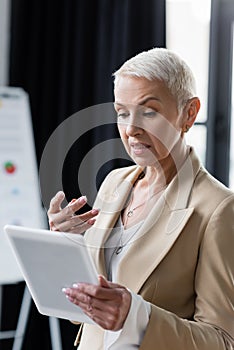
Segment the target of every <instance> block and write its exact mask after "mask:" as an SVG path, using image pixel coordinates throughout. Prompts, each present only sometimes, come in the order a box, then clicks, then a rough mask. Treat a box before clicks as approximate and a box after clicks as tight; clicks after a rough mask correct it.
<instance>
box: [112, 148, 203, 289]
mask: <svg viewBox="0 0 234 350" xmlns="http://www.w3.org/2000/svg"><path fill="white" fill-rule="evenodd" d="M199 168H200V162H199V161H198V159H197V158H196V156H194V154H193V151H192V154H191V156H189V157H188V159H187V160H186V161H185V163H184V165H183V166H182V168H181V169H180V171H179V172H178V175H177V176H176V177H175V178H174V179H173V181H172V182H171V183H170V184H169V186H168V188H167V190H166V191H165V193H164V195H163V196H162V197H161V198H160V199H159V201H158V202H157V203H156V205H155V206H154V207H153V209H152V210H151V212H150V213H149V216H148V217H147V218H146V220H145V221H144V224H143V225H142V227H141V228H140V230H139V231H138V233H137V237H135V238H136V239H135V241H134V242H133V243H132V244H131V246H130V247H129V249H128V250H127V252H126V254H125V255H124V256H123V259H122V260H121V262H120V264H119V267H118V273H117V282H118V283H120V284H123V285H127V286H128V288H130V289H131V290H132V291H133V292H135V293H137V292H138V291H139V290H140V288H141V286H142V285H143V283H144V282H145V280H146V279H147V278H148V277H149V276H150V274H151V273H152V272H153V271H154V270H155V268H156V267H157V266H158V265H159V264H160V262H161V261H162V259H163V258H164V257H165V256H166V255H167V253H168V252H169V250H170V249H171V248H172V246H173V244H174V243H175V241H176V240H177V238H178V237H179V235H180V233H181V232H182V230H183V228H184V227H185V225H186V223H187V221H188V220H189V218H190V216H191V215H192V213H193V210H194V209H193V208H188V207H187V206H188V200H189V196H190V192H191V189H192V186H193V183H194V179H195V177H196V176H197V173H198V171H199ZM136 267H137V273H136Z"/></svg>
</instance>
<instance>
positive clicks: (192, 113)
mask: <svg viewBox="0 0 234 350" xmlns="http://www.w3.org/2000/svg"><path fill="white" fill-rule="evenodd" d="M200 105H201V103H200V100H199V98H198V97H193V98H191V99H190V100H189V101H188V102H187V104H186V106H185V107H184V111H183V121H182V132H188V131H189V129H190V128H191V127H192V126H193V124H194V122H195V120H196V117H197V114H198V112H199V109H200Z"/></svg>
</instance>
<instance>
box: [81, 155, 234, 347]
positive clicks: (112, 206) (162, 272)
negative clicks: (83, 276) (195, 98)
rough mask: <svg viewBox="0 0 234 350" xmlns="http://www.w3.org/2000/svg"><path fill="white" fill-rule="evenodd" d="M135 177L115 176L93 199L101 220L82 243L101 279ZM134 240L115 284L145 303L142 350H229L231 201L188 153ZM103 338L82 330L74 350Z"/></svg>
mask: <svg viewBox="0 0 234 350" xmlns="http://www.w3.org/2000/svg"><path fill="white" fill-rule="evenodd" d="M140 172H141V169H140V168H139V167H138V166H133V167H128V168H122V169H118V170H114V171H113V172H111V173H110V174H109V175H108V177H107V178H106V180H105V181H104V183H103V184H102V186H101V189H100V191H99V193H98V196H97V200H96V203H95V207H99V208H101V213H100V214H99V217H98V219H97V222H96V224H95V226H94V227H92V228H91V229H90V230H88V231H87V233H86V240H87V243H88V245H89V247H90V250H91V253H92V256H93V259H94V261H95V264H96V266H97V269H98V271H99V273H100V274H104V275H106V268H105V265H104V249H103V245H104V242H105V241H106V239H107V238H108V235H109V233H110V232H111V229H112V227H113V226H114V224H115V222H116V220H117V218H118V216H119V215H120V212H121V210H122V208H123V205H124V203H125V201H126V198H127V196H128V194H129V191H130V190H131V187H132V185H133V183H134V182H135V180H136V179H137V177H138V176H139V173H140ZM138 235H139V236H140V237H138V239H137V240H135V242H134V243H133V244H132V245H131V247H130V248H129V249H128V251H127V253H126V255H125V256H124V257H123V259H122V261H121V263H120V264H119V267H118V273H117V276H118V278H117V282H118V283H120V284H123V285H125V286H126V287H128V288H130V289H131V290H132V291H133V292H135V293H139V294H140V295H141V296H142V297H143V298H144V299H145V300H147V301H148V302H150V303H151V316H150V320H149V323H148V326H147V328H146V332H145V335H144V338H143V341H142V344H141V346H140V349H141V350H224V349H225V350H226V349H228V350H230V349H234V194H233V193H232V192H231V191H230V190H228V189H227V188H226V187H224V186H223V185H222V184H221V183H219V182H218V181H217V180H215V179H214V178H213V177H212V176H211V175H210V174H209V173H208V172H207V171H206V170H205V169H204V168H203V167H202V166H201V164H200V162H199V160H198V158H197V156H196V154H195V153H194V151H193V150H192V151H191V153H190V156H189V157H188V159H187V160H186V162H185V163H184V165H183V167H182V168H181V169H180V171H179V173H178V175H177V176H176V177H175V178H174V179H173V180H172V182H171V183H170V184H169V186H168V188H167V190H166V192H165V194H164V195H163V196H162V197H161V198H160V200H159V201H158V202H157V203H156V204H155V206H154V207H153V208H152V210H151V211H150V213H149V215H148V217H147V218H146V219H145V221H144V224H143V225H142V227H141V228H140V230H139V232H138ZM103 335H104V332H103V330H102V329H101V328H100V327H99V326H93V325H85V326H84V330H83V334H82V338H81V343H80V346H79V350H90V349H92V350H99V349H100V350H101V349H103ZM232 346H233V347H232ZM123 350H124V349H123Z"/></svg>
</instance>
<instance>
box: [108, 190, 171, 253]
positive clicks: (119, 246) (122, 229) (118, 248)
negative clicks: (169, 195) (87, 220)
mask: <svg viewBox="0 0 234 350" xmlns="http://www.w3.org/2000/svg"><path fill="white" fill-rule="evenodd" d="M165 187H166V186H164V187H163V188H161V189H160V190H159V191H157V192H154V193H153V194H152V195H151V196H150V197H149V198H147V199H146V200H145V201H144V202H143V203H140V204H138V205H137V206H136V207H134V208H132V209H129V210H128V212H127V214H126V220H125V222H124V223H122V224H121V233H120V238H119V242H118V245H117V247H116V249H115V254H117V255H118V254H119V253H121V252H122V250H123V248H124V247H125V246H126V245H127V244H128V242H130V241H131V239H132V238H133V236H134V235H135V234H136V233H137V231H138V230H139V228H140V227H141V225H140V223H141V222H140V223H139V224H137V225H136V226H137V228H136V230H134V232H133V233H132V234H131V236H130V237H129V239H128V240H127V241H126V242H125V243H124V242H123V235H124V226H125V224H126V223H127V219H128V218H129V217H131V216H132V215H133V214H134V210H136V209H137V208H140V207H142V206H143V205H144V204H145V203H146V202H147V201H149V200H150V199H151V198H153V197H154V196H156V194H158V193H160V192H162V191H163V189H164V188H165ZM132 198H133V197H132ZM132 198H131V202H132Z"/></svg>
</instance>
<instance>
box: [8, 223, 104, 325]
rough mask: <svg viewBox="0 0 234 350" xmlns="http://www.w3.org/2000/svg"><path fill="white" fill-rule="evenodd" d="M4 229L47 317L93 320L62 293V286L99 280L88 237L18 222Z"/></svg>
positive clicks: (30, 289)
mask: <svg viewBox="0 0 234 350" xmlns="http://www.w3.org/2000/svg"><path fill="white" fill-rule="evenodd" d="M4 231H5V233H6V235H7V237H8V239H9V242H10V245H11V247H12V249H13V251H14V254H15V256H16V260H17V262H18V264H19V267H20V269H21V271H22V274H23V277H24V279H25V281H26V284H27V286H28V289H29V291H30V293H31V295H32V298H33V300H34V302H35V304H36V306H37V308H38V311H39V312H40V313H41V314H43V315H47V316H54V317H58V318H64V319H68V320H73V321H78V322H86V323H93V321H92V320H91V319H90V318H89V317H88V316H87V315H85V314H84V313H83V311H82V310H81V309H80V308H79V307H78V306H76V305H74V304H72V303H71V302H70V301H69V300H67V298H66V296H65V295H64V293H63V292H62V288H64V287H71V286H72V285H73V283H77V282H87V283H95V284H97V283H98V277H97V276H98V274H97V271H96V269H95V266H94V263H93V261H92V258H91V256H90V254H89V251H88V249H87V247H86V245H85V241H84V237H83V236H81V235H78V234H72V233H63V232H53V231H49V230H41V229H35V228H28V227H22V226H15V225H6V226H5V227H4Z"/></svg>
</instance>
